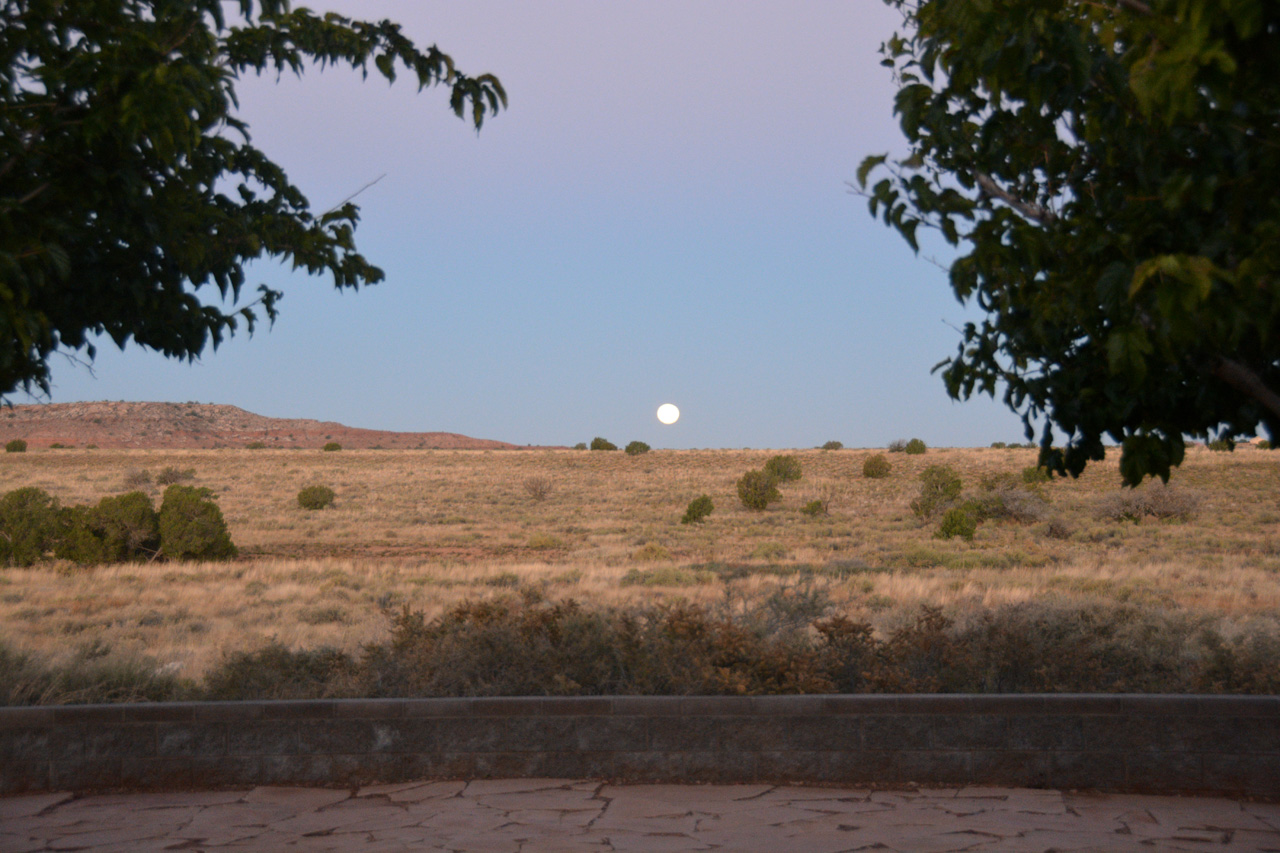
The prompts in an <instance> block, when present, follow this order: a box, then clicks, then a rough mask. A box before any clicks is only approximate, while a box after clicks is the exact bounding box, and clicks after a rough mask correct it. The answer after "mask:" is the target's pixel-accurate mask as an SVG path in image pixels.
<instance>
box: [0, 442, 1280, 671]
mask: <svg viewBox="0 0 1280 853" xmlns="http://www.w3.org/2000/svg"><path fill="white" fill-rule="evenodd" d="M775 452H776V451H768V450H759V451H725V450H717V451H653V452H650V453H647V454H644V455H641V456H634V457H632V456H627V455H625V454H623V453H620V452H619V453H604V452H582V451H375V450H367V451H359V450H344V451H343V452H342V453H323V452H321V451H319V450H297V451H263V450H258V451H253V450H193V451H106V450H58V451H47V452H29V453H26V454H8V455H7V456H5V457H4V458H3V460H0V461H2V462H3V464H0V493H2V492H5V491H8V490H10V489H15V488H18V487H21V486H37V487H40V488H43V489H45V490H47V491H48V492H50V493H51V494H53V495H55V496H56V497H57V498H58V499H59V500H60V501H61V502H62V503H63V504H64V505H65V504H73V503H89V502H96V501H98V500H99V499H100V498H101V497H102V496H104V495H108V494H115V493H119V492H121V491H125V490H126V488H129V487H134V486H133V484H134V483H137V482H139V480H140V478H139V477H138V476H137V472H138V471H147V472H149V473H150V475H151V483H152V484H151V485H150V486H146V485H144V486H143V488H144V489H149V490H150V492H151V494H152V495H153V497H155V498H157V499H158V497H159V493H160V491H161V488H160V487H159V486H156V485H154V483H155V479H156V477H157V475H158V474H159V473H160V472H162V471H164V470H165V469H167V468H170V467H172V468H175V469H177V470H180V471H187V470H188V469H194V471H195V478H194V480H192V481H190V482H192V483H194V484H195V485H198V486H208V487H209V488H211V489H212V490H213V491H214V492H215V493H216V495H217V498H218V502H219V504H220V505H221V507H222V509H223V512H224V514H225V516H226V518H227V521H228V524H229V525H230V528H231V533H232V538H233V539H234V540H235V542H236V544H237V545H238V546H239V547H240V552H241V557H240V559H239V560H237V561H235V562H232V563H221V564H161V563H154V564H130V565H117V566H103V567H98V568H93V569H78V568H76V567H74V566H72V565H70V564H44V565H41V566H38V567H36V568H33V569H0V641H2V642H4V643H6V644H8V645H9V646H10V647H12V648H15V649H19V650H23V651H30V652H34V653H37V654H39V655H41V656H42V657H46V658H50V659H53V660H57V659H58V658H59V657H61V658H68V657H72V656H75V655H80V656H81V657H83V656H85V655H102V654H112V655H126V656H127V655H134V654H146V655H149V656H152V657H154V658H155V659H156V660H157V661H159V662H160V663H161V664H162V665H164V666H166V667H167V668H168V671H176V672H179V673H180V674H182V675H184V676H192V677H195V676H199V675H201V674H203V673H204V672H206V671H207V670H208V669H209V668H210V667H211V666H213V665H214V664H216V663H217V662H218V661H219V660H220V659H221V658H222V656H223V655H224V654H225V653H227V652H230V651H237V650H246V649H254V648H258V647H260V646H262V645H263V644H265V643H267V642H269V641H271V640H276V641H278V642H280V643H282V644H284V645H286V646H288V647H291V648H310V647H316V646H320V645H331V646H335V647H338V648H341V649H344V650H347V651H355V650H358V649H359V648H360V647H362V646H363V645H365V644H367V643H371V642H374V641H381V640H383V639H385V637H386V634H387V630H388V619H387V613H388V612H389V611H392V610H396V609H398V608H399V607H401V606H402V605H405V604H408V605H410V606H411V607H413V608H415V609H419V610H422V611H423V612H425V613H426V614H427V615H428V616H431V615H434V614H436V613H439V612H440V611H441V610H443V609H444V608H446V607H448V606H451V605H453V604H455V603H457V602H458V601H461V600H463V599H468V598H470V599H475V598H480V597H486V596H491V595H495V594H500V593H503V592H505V591H510V590H511V589H512V588H514V587H528V586H538V587H542V588H543V589H544V590H545V591H546V593H547V594H548V595H549V596H551V597H553V598H559V597H568V596H572V597H574V598H577V599H579V600H582V601H586V602H591V603H596V604H631V603H643V602H650V601H655V600H670V599H673V598H680V599H685V600H690V601H695V602H702V603H705V604H709V605H714V606H716V607H725V608H731V607H732V606H733V602H734V601H735V600H741V599H742V598H744V597H751V596H754V595H759V594H764V593H767V592H771V591H773V590H775V589H776V588H777V587H778V586H779V585H780V584H782V585H784V586H785V585H787V584H791V583H794V582H795V578H796V576H797V575H796V574H795V572H796V571H797V570H800V571H801V573H803V572H804V571H808V572H811V573H813V580H812V582H813V583H819V584H821V585H822V586H823V591H824V594H825V595H827V596H829V597H830V598H831V600H833V601H834V602H835V604H836V606H837V607H839V608H840V609H841V611H842V612H846V613H848V614H849V615H851V616H852V617H854V618H857V619H868V620H870V621H872V622H873V623H874V624H876V625H877V626H880V627H882V628H885V629H888V628H891V627H893V626H895V625H898V624H901V623H902V621H903V620H904V619H907V618H909V615H910V614H912V613H914V612H916V611H917V609H918V607H919V605H920V604H922V603H927V604H933V605H940V606H942V607H944V608H945V609H946V611H947V612H948V613H949V614H951V615H952V616H953V617H954V618H956V619H958V620H959V621H961V622H963V620H965V619H966V618H970V617H972V616H973V615H975V614H977V613H979V612H980V611H982V610H983V609H985V608H989V607H992V606H996V605H1000V604H1004V603H1011V602H1023V601H1030V600H1042V601H1053V602H1062V603H1077V602H1078V603H1082V604H1088V603H1098V602H1102V603H1112V602H1117V601H1119V602H1130V603H1135V604H1143V605H1150V606H1153V607H1159V608H1168V609H1179V610H1187V611H1192V612H1195V613H1204V614H1209V615H1212V616H1215V617H1219V618H1220V620H1221V624H1223V625H1224V626H1225V628H1226V630H1227V631H1228V633H1230V631H1231V630H1235V628H1233V627H1232V626H1238V629H1239V630H1246V629H1248V630H1256V629H1257V628H1258V627H1259V626H1261V628H1262V630H1265V631H1267V632H1275V631H1277V630H1280V623H1278V621H1277V620H1278V617H1277V615H1276V614H1277V613H1280V454H1272V453H1269V452H1266V451H1260V450H1256V449H1253V448H1249V447H1242V448H1240V449H1239V450H1237V451H1236V452H1235V453H1212V452H1209V451H1204V450H1193V451H1192V452H1190V453H1189V455H1188V459H1187V461H1186V463H1185V464H1184V465H1183V467H1182V468H1181V469H1179V470H1178V471H1176V472H1175V475H1174V478H1173V480H1172V481H1171V482H1172V484H1173V485H1174V487H1175V488H1177V489H1182V490H1185V491H1187V492H1192V493H1194V495H1195V496H1196V497H1198V499H1199V500H1198V508H1197V511H1196V514H1195V516H1194V517H1193V518H1192V519H1191V520H1190V521H1185V522H1183V521H1177V520H1163V521H1162V520H1158V519H1153V518H1147V519H1144V520H1142V522H1141V523H1139V524H1134V523H1132V522H1129V521H1115V520H1111V519H1110V518H1107V517H1104V516H1103V515H1100V512H1099V508H1100V507H1102V506H1103V505H1104V504H1105V503H1106V502H1107V501H1109V500H1111V499H1112V496H1114V495H1115V494H1117V493H1118V492H1119V491H1120V489H1119V485H1118V483H1119V476H1118V474H1117V472H1116V464H1115V460H1114V459H1113V460H1109V461H1108V462H1106V463H1103V464H1099V465H1094V466H1091V467H1090V469H1089V470H1088V471H1087V472H1086V474H1085V476H1084V477H1082V478H1081V479H1079V480H1075V481H1057V480H1056V481H1054V482H1052V483H1049V484H1047V485H1046V486H1044V490H1045V493H1046V494H1047V495H1048V497H1049V498H1050V501H1051V503H1050V507H1049V515H1048V518H1047V520H1046V521H1044V522H1040V523H1031V524H1019V523H1014V522H1009V521H1002V522H992V521H989V522H987V523H984V524H983V525H981V526H980V527H979V529H978V532H977V535H976V537H975V538H974V540H973V541H972V542H964V541H961V540H959V539H955V540H945V541H944V540H939V539H936V538H934V536H933V532H934V529H935V527H936V524H933V525H925V524H923V523H922V522H921V521H919V520H918V519H917V518H916V517H915V516H914V515H913V514H912V511H911V509H910V502H911V500H912V499H913V498H914V497H916V496H917V494H918V491H919V484H918V480H917V477H918V475H919V473H920V471H922V470H923V469H924V468H925V467H927V466H929V465H939V464H941V465H949V466H951V467H953V468H955V469H956V471H958V472H959V473H960V475H961V477H962V478H963V480H964V484H965V490H966V493H970V492H976V491H977V490H978V483H979V481H980V479H981V478H982V477H984V476H991V475H994V474H1001V473H1005V474H1013V475H1015V476H1016V475H1018V474H1019V472H1020V471H1021V469H1023V468H1024V467H1026V466H1028V465H1031V464H1033V463H1034V459H1035V453H1034V451H1031V450H1022V449H1015V450H996V449H958V450H934V449H930V451H929V452H928V453H927V454H925V455H923V456H908V455H905V454H892V455H891V456H889V457H888V458H889V459H890V461H891V462H892V464H893V471H892V473H891V474H890V476H889V477H888V478H886V479H867V478H864V477H863V476H862V465H863V461H864V460H865V459H866V457H867V456H869V455H870V454H871V453H873V452H875V451H858V450H843V451H838V452H822V451H799V452H795V455H796V456H797V457H798V458H799V460H800V462H801V464H802V466H803V470H804V477H803V479H802V480H800V481H799V482H797V483H788V484H784V485H783V486H782V491H783V495H784V498H783V500H782V501H781V502H779V503H777V504H774V505H772V506H771V507H770V509H769V510H767V511H765V512H752V511H749V510H746V509H744V508H743V507H742V506H741V505H740V504H739V502H738V499H737V496H736V490H735V482H736V481H737V479H738V478H739V477H740V476H741V475H742V473H743V472H744V471H746V470H748V469H752V468H759V467H760V466H761V465H762V464H763V463H764V462H765V461H766V460H767V459H768V458H769V457H770V456H772V455H774V453H775ZM535 479H537V480H540V481H543V482H546V483H547V484H548V488H547V490H546V493H545V495H544V496H543V498H542V499H533V498H531V494H530V492H529V490H528V487H527V484H528V483H529V482H530V481H532V480H535ZM126 481H129V482H130V486H128V487H126ZM317 483H318V484H323V485H327V486H329V487H331V488H332V489H333V490H334V491H335V492H336V493H337V500H336V501H335V503H334V505H333V506H332V507H330V508H328V509H325V510H321V511H315V512H308V511H306V510H304V509H301V508H300V507H299V506H298V503H297V499H296V496H297V493H298V490H299V489H300V488H302V487H303V486H307V485H311V484H317ZM704 493H705V494H708V495H710V496H711V497H712V499H713V500H714V502H715V506H716V510H715V512H714V513H713V514H712V515H711V516H710V517H709V518H708V519H707V520H706V521H705V522H704V523H701V524H685V525H682V524H680V523H679V522H680V517H681V514H682V513H683V511H684V509H685V507H686V506H687V505H688V502H689V501H690V500H691V499H693V498H695V497H697V496H699V495H701V494H704ZM815 499H816V500H823V501H826V502H827V504H828V506H829V514H828V515H819V516H816V517H809V516H806V515H803V514H802V513H801V512H800V511H799V510H800V508H801V507H803V506H804V505H805V504H807V503H809V502H810V501H812V500H815ZM1051 524H1052V525H1053V526H1052V528H1051V527H1050V525H1051ZM789 572H790V573H791V574H788V573H789ZM644 573H649V574H644Z"/></svg>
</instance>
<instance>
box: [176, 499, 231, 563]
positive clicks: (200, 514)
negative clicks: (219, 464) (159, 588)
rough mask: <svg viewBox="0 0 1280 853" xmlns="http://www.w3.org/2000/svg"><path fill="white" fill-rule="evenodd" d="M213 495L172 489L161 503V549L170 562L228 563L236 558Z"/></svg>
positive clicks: (225, 524) (220, 511) (225, 525)
mask: <svg viewBox="0 0 1280 853" xmlns="http://www.w3.org/2000/svg"><path fill="white" fill-rule="evenodd" d="M212 496H213V493H212V492H210V491H209V490H208V489H206V488H197V487H195V486H178V485H174V486H170V487H169V488H167V489H165V490H164V499H163V500H162V502H161V504H160V550H161V552H163V554H164V555H165V556H166V557H168V558H169V559H171V560H229V559H232V558H233V557H235V556H236V553H237V552H236V546H235V545H233V544H232V543H231V535H230V534H229V533H228V532H227V523H226V522H225V521H224V520H223V518H222V510H220V509H219V508H218V505H217V504H216V503H214V502H213V500H212Z"/></svg>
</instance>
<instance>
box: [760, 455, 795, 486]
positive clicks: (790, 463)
mask: <svg viewBox="0 0 1280 853" xmlns="http://www.w3.org/2000/svg"><path fill="white" fill-rule="evenodd" d="M764 472H765V473H766V474H768V475H769V476H771V477H773V479H774V480H776V481H777V482H779V483H794V482H795V481H796V480H799V479H800V478H801V477H802V476H803V474H802V473H801V470H800V460H799V459H797V458H795V457H794V456H774V457H772V458H771V459H770V460H769V461H768V462H766V463H764Z"/></svg>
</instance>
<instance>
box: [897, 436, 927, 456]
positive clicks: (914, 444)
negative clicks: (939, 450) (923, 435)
mask: <svg viewBox="0 0 1280 853" xmlns="http://www.w3.org/2000/svg"><path fill="white" fill-rule="evenodd" d="M928 449H929V448H928V446H926V445H925V443H924V442H923V441H921V440H920V439H918V438H913V439H911V440H910V441H908V442H907V446H906V447H904V448H902V450H903V452H904V453H909V454H911V455H913V456H919V455H920V454H921V453H924V452H925V451H926V450H928Z"/></svg>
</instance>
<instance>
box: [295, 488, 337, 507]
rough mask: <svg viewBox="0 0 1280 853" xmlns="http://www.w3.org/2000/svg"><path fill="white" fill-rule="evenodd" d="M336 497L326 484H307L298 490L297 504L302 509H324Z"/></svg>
mask: <svg viewBox="0 0 1280 853" xmlns="http://www.w3.org/2000/svg"><path fill="white" fill-rule="evenodd" d="M335 497H337V495H335V494H334V492H333V489H331V488H329V487H328V486H318V485H317V486H307V487H306V488H304V489H303V490H302V491H300V492H298V506H300V507H302V508H303V509H324V508H325V507H327V506H329V505H330V504H331V503H333V499H334V498H335Z"/></svg>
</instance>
